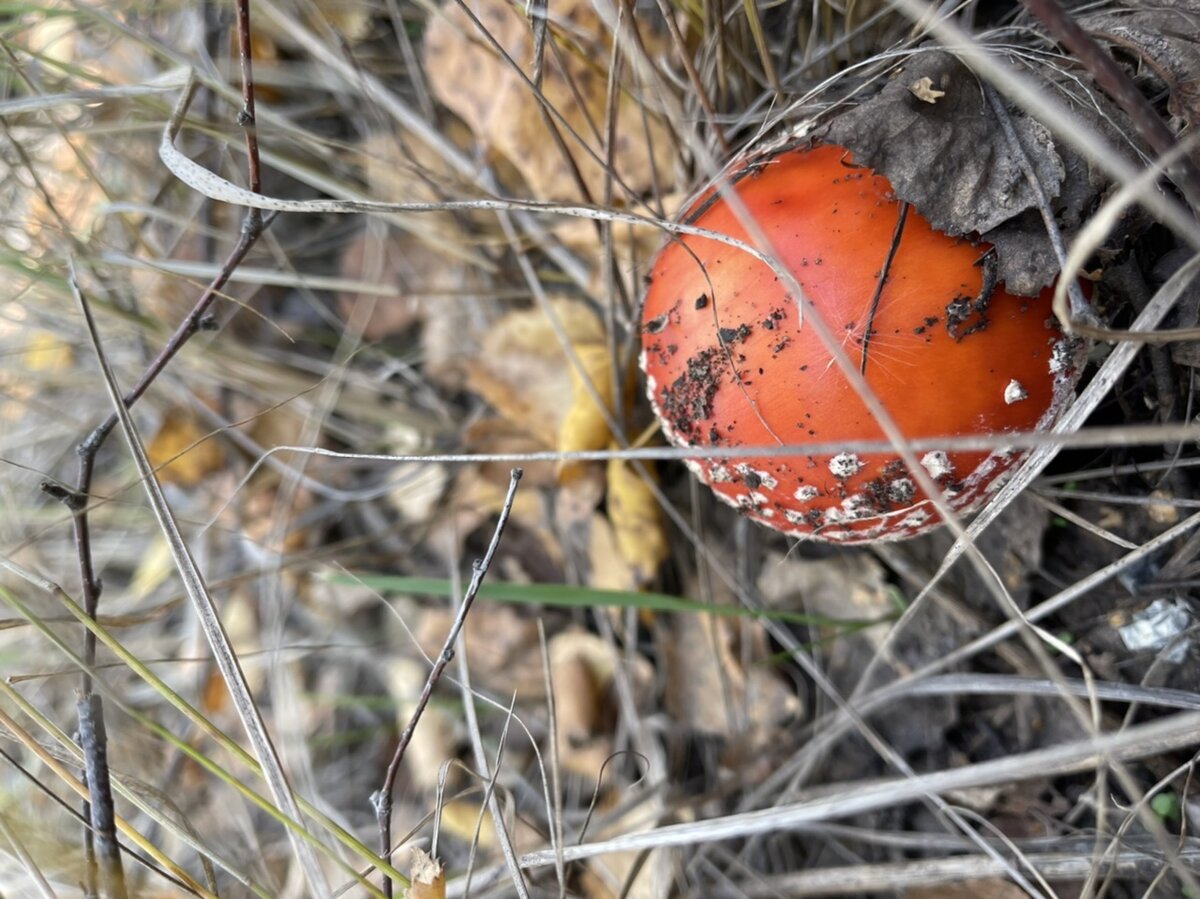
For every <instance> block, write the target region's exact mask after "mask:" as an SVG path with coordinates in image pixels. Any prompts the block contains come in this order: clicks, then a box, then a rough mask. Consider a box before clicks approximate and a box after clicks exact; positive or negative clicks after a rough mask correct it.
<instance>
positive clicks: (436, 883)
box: [408, 846, 446, 899]
mask: <svg viewBox="0 0 1200 899" xmlns="http://www.w3.org/2000/svg"><path fill="white" fill-rule="evenodd" d="M409 877H410V878H411V880H412V886H410V887H409V888H408V899H445V896H446V872H445V871H444V870H443V869H442V863H441V862H440V861H438V860H437V859H436V858H434V857H433V856H432V855H430V854H429V853H428V852H426V851H425V850H424V849H420V848H418V847H416V846H414V847H413V848H412V864H411V865H410V867H409Z"/></svg>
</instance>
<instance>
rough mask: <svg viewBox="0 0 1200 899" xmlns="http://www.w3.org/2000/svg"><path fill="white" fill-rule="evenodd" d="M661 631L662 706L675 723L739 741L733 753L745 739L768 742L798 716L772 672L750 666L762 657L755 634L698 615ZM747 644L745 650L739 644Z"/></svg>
mask: <svg viewBox="0 0 1200 899" xmlns="http://www.w3.org/2000/svg"><path fill="white" fill-rule="evenodd" d="M666 627H667V633H666V635H665V639H664V641H663V643H664V646H663V648H664V651H665V657H666V665H667V689H666V697H665V701H666V707H667V710H668V711H669V712H670V714H671V717H672V718H673V719H674V720H675V721H677V722H679V723H681V724H682V725H683V726H685V727H687V728H689V729H691V730H694V731H699V732H700V733H705V734H713V735H718V736H725V737H727V738H735V737H737V738H740V743H741V744H742V745H741V746H739V747H738V749H739V750H744V749H745V744H746V741H747V739H749V740H750V741H751V742H755V741H757V740H759V739H771V738H772V737H773V735H774V734H775V730H776V728H778V727H779V726H780V725H781V724H783V723H784V722H786V721H788V720H789V719H791V718H794V717H795V716H797V715H798V714H799V713H800V700H799V698H798V697H797V696H796V694H795V692H794V691H793V690H791V689H790V688H789V687H788V686H787V685H786V684H785V682H784V681H783V680H782V679H781V678H780V677H779V676H778V675H777V674H776V673H775V672H774V671H773V670H771V669H768V668H764V667H762V666H761V665H757V664H755V662H758V661H761V660H762V659H765V658H766V657H767V647H766V645H765V642H764V640H763V636H762V632H761V631H760V630H757V629H751V628H741V627H740V622H738V621H737V620H735V619H731V618H724V617H720V618H718V617H714V616H712V615H702V614H697V615H674V616H671V618H670V619H668V621H667V624H666ZM746 641H750V645H749V646H746V645H739V644H745V642H746ZM746 663H748V664H749V668H747V667H746ZM738 742H739V741H738V740H731V745H732V744H734V743H738Z"/></svg>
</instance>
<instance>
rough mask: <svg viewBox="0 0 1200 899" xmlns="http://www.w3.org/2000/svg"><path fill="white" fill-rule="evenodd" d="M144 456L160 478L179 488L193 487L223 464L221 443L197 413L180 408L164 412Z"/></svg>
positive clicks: (223, 455) (223, 452)
mask: <svg viewBox="0 0 1200 899" xmlns="http://www.w3.org/2000/svg"><path fill="white" fill-rule="evenodd" d="M206 438H207V439H206ZM146 455H147V456H149V457H150V464H151V465H153V466H154V467H155V469H156V470H157V471H158V478H159V480H160V481H162V482H163V483H164V484H175V485H176V486H179V487H193V486H195V485H196V484H198V483H200V481H202V480H203V479H204V477H205V476H206V475H209V474H212V473H213V472H214V471H218V470H220V469H221V467H222V466H223V465H224V464H225V451H224V449H223V447H222V446H221V442H220V441H219V440H217V439H216V438H215V437H211V436H209V430H208V429H207V428H205V427H202V426H201V424H200V422H199V421H198V420H197V418H196V416H195V415H193V414H192V413H190V412H188V411H186V410H183V409H172V410H171V411H170V412H168V413H167V415H166V417H165V418H164V419H163V423H162V425H161V426H160V427H159V429H158V432H157V433H156V434H155V435H154V437H153V439H151V441H150V444H149V445H148V446H147V447H146Z"/></svg>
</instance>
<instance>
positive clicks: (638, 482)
mask: <svg viewBox="0 0 1200 899" xmlns="http://www.w3.org/2000/svg"><path fill="white" fill-rule="evenodd" d="M644 464H645V467H646V470H647V472H648V473H649V472H650V464H649V463H644ZM608 518H609V520H610V521H611V522H612V526H613V531H614V533H615V534H616V539H617V548H618V550H619V551H620V553H621V556H622V558H624V559H625V561H626V562H628V563H629V565H630V567H631V568H632V569H633V573H634V576H635V578H636V579H637V582H638V585H639V586H645V585H646V584H647V583H649V581H650V580H651V579H653V577H654V575H655V573H656V572H657V571H658V566H659V565H661V564H662V563H663V561H664V560H665V559H666V558H667V555H668V553H669V551H670V547H669V546H668V544H667V534H666V530H665V527H664V522H663V514H662V509H661V508H659V505H658V500H657V499H656V498H655V496H654V493H653V492H652V491H651V490H650V486H649V485H648V484H647V483H646V481H645V480H643V478H642V476H641V474H640V473H639V472H638V470H637V469H636V468H635V467H634V466H633V465H631V464H630V463H628V462H625V461H624V460H621V459H612V460H610V461H609V463H608Z"/></svg>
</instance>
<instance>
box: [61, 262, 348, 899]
mask: <svg viewBox="0 0 1200 899" xmlns="http://www.w3.org/2000/svg"><path fill="white" fill-rule="evenodd" d="M70 283H71V289H72V292H73V293H74V294H75V297H76V300H77V302H78V303H79V307H80V310H81V311H82V313H83V317H84V322H85V324H86V327H87V331H88V336H89V338H90V340H91V343H92V347H93V349H94V350H95V353H96V358H97V360H98V361H99V363H100V369H101V372H102V374H103V377H104V385H105V387H106V388H107V390H108V394H109V398H110V399H111V400H112V403H113V408H114V410H115V411H116V413H117V416H118V419H119V421H120V425H121V432H122V434H124V436H125V440H126V442H127V444H128V446H129V450H130V453H131V454H132V456H133V460H134V464H135V465H136V467H137V470H138V474H139V475H140V477H141V480H142V484H143V486H144V487H145V488H146V494H147V496H148V498H149V500H150V504H151V507H152V508H153V509H154V515H155V518H156V519H157V520H158V524H159V527H160V529H161V530H162V533H163V536H164V537H165V538H166V540H167V543H168V544H169V546H170V548H171V555H172V558H173V559H174V561H175V565H176V568H177V570H178V572H179V576H180V578H181V579H182V581H183V586H184V589H185V590H186V591H187V594H188V598H189V599H190V600H191V601H192V605H193V607H194V609H195V610H196V614H197V615H198V617H199V619H200V626H201V629H202V630H203V631H204V636H205V637H206V639H207V640H208V643H209V646H210V647H211V648H212V651H213V657H214V659H215V661H216V663H217V667H218V669H219V670H220V672H221V676H222V678H223V679H224V681H225V685H226V687H227V688H228V690H229V693H230V696H231V697H232V699H233V704H234V707H235V708H236V709H237V713H238V717H239V718H240V719H241V721H242V726H243V727H244V728H245V731H246V736H247V738H248V739H249V741H250V745H251V747H252V749H253V752H254V755H255V757H256V758H257V759H258V763H259V765H261V767H262V771H263V776H264V777H265V778H266V781H267V785H268V787H269V789H270V791H271V796H272V798H273V799H274V800H275V803H276V804H277V805H278V807H279V809H280V811H281V812H282V813H283V814H284V815H286V816H287V817H288V818H290V819H292V820H293V821H295V822H297V823H298V825H299V826H300V827H301V828H303V824H302V823H300V822H302V821H303V819H302V817H301V815H300V809H299V806H297V804H296V799H295V797H294V796H293V795H292V791H291V787H290V786H289V785H288V782H287V778H286V777H285V775H284V773H283V768H282V766H281V765H280V762H279V757H278V755H277V754H276V752H275V748H274V746H273V745H272V743H271V738H270V735H269V734H268V733H267V729H266V725H265V723H264V722H263V719H262V715H261V714H260V713H259V710H258V707H257V706H256V705H255V702H254V697H253V696H252V695H251V693H250V688H249V685H248V684H247V682H246V677H245V674H244V673H243V672H242V668H241V665H240V664H239V662H238V658H237V655H236V653H235V652H234V650H233V647H232V646H231V645H230V642H229V637H228V635H227V634H226V633H225V627H224V625H223V624H222V623H221V617H220V615H219V614H218V612H217V607H216V605H215V603H213V600H212V597H211V596H210V595H209V593H208V588H207V586H206V585H205V583H204V577H203V575H201V573H200V570H199V568H198V567H197V565H196V562H195V560H194V559H193V558H192V554H191V551H190V550H189V549H188V546H187V543H186V542H185V541H184V539H183V535H182V534H181V533H180V531H179V527H178V525H177V524H176V522H175V516H174V514H173V513H172V512H171V508H170V506H169V505H167V500H166V497H165V496H163V493H162V489H161V488H160V487H159V484H158V479H157V478H156V476H155V474H154V468H153V466H152V465H151V464H150V460H149V459H148V458H147V456H146V450H145V447H144V446H143V445H142V440H141V437H139V436H138V433H137V429H136V428H135V427H134V424H133V419H132V418H131V417H130V415H129V412H128V410H127V409H126V408H125V403H124V400H123V394H122V392H121V390H120V388H119V387H118V386H117V382H116V378H115V377H114V375H113V373H112V370H111V368H109V365H108V360H107V357H106V356H105V354H104V347H103V345H102V343H101V340H100V334H99V332H98V330H97V328H96V323H95V320H94V319H93V318H92V313H91V309H90V307H89V306H88V303H87V300H86V299H85V298H84V296H83V292H82V290H81V289H80V287H79V284H78V282H77V281H76V278H75V273H74V270H73V269H72V272H71V276H70ZM288 839H289V840H291V843H292V848H293V851H294V852H295V854H296V857H297V859H298V860H299V862H300V864H301V866H302V867H303V870H304V875H305V878H306V880H307V881H308V886H309V889H310V891H311V892H312V894H313V895H314V896H328V895H329V894H330V888H329V883H328V881H327V880H326V878H325V873H324V871H323V870H322V868H321V865H320V863H319V862H318V860H317V856H316V852H315V850H314V849H313V847H312V845H311V844H310V843H309V842H308V841H307V840H305V839H303V838H302V837H301V836H300V835H299V834H297V833H296V832H295V831H293V830H292V829H291V828H289V829H288Z"/></svg>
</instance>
